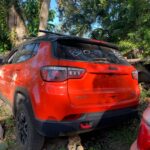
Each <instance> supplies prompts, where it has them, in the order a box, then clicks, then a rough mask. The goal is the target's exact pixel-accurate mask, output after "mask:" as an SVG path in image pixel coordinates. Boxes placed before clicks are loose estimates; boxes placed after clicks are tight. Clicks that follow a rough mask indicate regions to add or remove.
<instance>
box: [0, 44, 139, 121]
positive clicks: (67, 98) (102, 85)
mask: <svg viewBox="0 0 150 150" xmlns="http://www.w3.org/2000/svg"><path fill="white" fill-rule="evenodd" d="M44 66H60V67H66V68H68V67H72V68H81V69H84V70H85V72H84V73H83V74H82V76H81V77H78V78H69V79H66V80H64V81H61V82H47V81H45V80H43V78H42V76H41V68H43V67H44ZM134 70H135V68H134V67H133V66H126V65H117V64H116V65H115V64H96V63H92V62H82V61H71V60H62V59H57V58H55V57H53V54H52V46H51V44H50V42H41V43H40V47H39V50H38V53H37V55H36V56H34V57H32V58H31V59H29V60H27V61H24V62H21V63H17V64H5V65H1V66H0V91H1V92H2V94H3V96H4V97H5V98H7V99H8V100H10V102H11V103H12V104H13V100H14V99H13V98H14V91H15V89H16V87H25V88H26V89H27V90H28V92H29V96H30V98H31V102H32V107H33V110H34V114H35V117H36V118H37V119H39V120H57V121H61V120H63V119H64V118H65V117H66V116H70V115H77V114H84V113H93V112H105V111H109V110H114V109H121V108H126V107H132V106H137V105H138V102H139V95H140V90H139V87H138V81H137V80H136V79H133V77H132V72H133V71H134ZM54 73H57V72H54Z"/></svg>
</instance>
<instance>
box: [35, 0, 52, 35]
mask: <svg viewBox="0 0 150 150" xmlns="http://www.w3.org/2000/svg"><path fill="white" fill-rule="evenodd" d="M49 7H50V0H41V9H40V23H39V29H40V30H46V29H47V24H48V16H49ZM38 35H39V36H41V35H43V33H41V32H39V33H38Z"/></svg>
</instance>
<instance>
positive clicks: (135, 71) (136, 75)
mask: <svg viewBox="0 0 150 150" xmlns="http://www.w3.org/2000/svg"><path fill="white" fill-rule="evenodd" d="M132 77H133V79H136V80H138V71H137V70H134V71H133V72H132Z"/></svg>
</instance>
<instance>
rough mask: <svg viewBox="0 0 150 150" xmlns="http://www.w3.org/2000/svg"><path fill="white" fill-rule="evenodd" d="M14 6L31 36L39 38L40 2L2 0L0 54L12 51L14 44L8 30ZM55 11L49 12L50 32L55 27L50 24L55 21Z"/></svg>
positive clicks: (0, 4)
mask: <svg viewBox="0 0 150 150" xmlns="http://www.w3.org/2000/svg"><path fill="white" fill-rule="evenodd" d="M12 4H14V5H15V7H16V9H17V12H19V15H20V16H21V18H22V19H23V21H24V22H25V25H26V28H27V31H28V32H29V33H28V35H29V36H37V33H38V28H39V20H40V19H39V13H40V0H1V1H0V33H1V34H0V52H2V51H5V50H10V49H11V47H12V43H11V40H10V31H9V28H8V11H9V8H10V6H11V5H12ZM54 17H55V11H54V10H50V11H49V18H48V27H47V29H48V30H52V29H53V28H54V25H53V24H52V23H49V22H50V21H53V19H54Z"/></svg>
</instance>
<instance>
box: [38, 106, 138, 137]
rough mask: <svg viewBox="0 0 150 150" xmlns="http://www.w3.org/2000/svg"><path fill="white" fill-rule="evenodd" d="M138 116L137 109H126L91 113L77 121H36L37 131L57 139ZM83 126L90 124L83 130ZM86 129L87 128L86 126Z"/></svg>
mask: <svg viewBox="0 0 150 150" xmlns="http://www.w3.org/2000/svg"><path fill="white" fill-rule="evenodd" d="M137 115H138V113H137V109H136V108H125V109H120V110H112V111H107V112H98V113H89V114H85V115H83V116H82V117H81V118H80V119H78V120H75V121H39V120H35V125H36V128H37V131H38V132H39V133H40V134H41V135H43V136H46V137H57V136H64V135H71V134H74V133H83V132H88V131H91V130H94V129H96V128H104V127H107V126H111V125H114V124H116V123H120V122H122V121H125V120H128V119H131V118H134V117H136V116H137ZM83 124H88V125H89V126H86V128H83V126H81V125H83ZM84 127H85V126H84Z"/></svg>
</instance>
